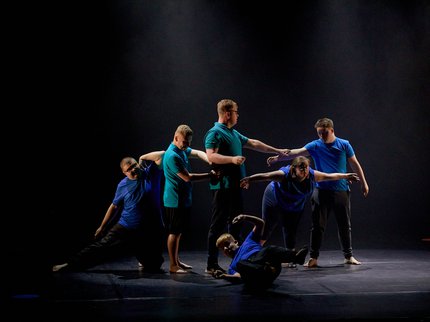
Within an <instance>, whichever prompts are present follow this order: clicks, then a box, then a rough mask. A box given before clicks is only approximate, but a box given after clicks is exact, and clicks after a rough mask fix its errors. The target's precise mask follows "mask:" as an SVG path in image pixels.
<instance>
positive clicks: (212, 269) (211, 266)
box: [205, 263, 227, 274]
mask: <svg viewBox="0 0 430 322" xmlns="http://www.w3.org/2000/svg"><path fill="white" fill-rule="evenodd" d="M215 271H221V272H223V273H224V274H225V273H227V271H226V270H225V269H224V268H222V267H221V266H219V265H218V263H216V264H208V267H206V270H205V272H206V273H208V274H213V273H214V272H215Z"/></svg>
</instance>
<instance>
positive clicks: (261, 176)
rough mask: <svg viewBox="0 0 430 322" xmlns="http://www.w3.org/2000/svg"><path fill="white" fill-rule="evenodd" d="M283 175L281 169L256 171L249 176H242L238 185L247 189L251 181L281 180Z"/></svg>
mask: <svg viewBox="0 0 430 322" xmlns="http://www.w3.org/2000/svg"><path fill="white" fill-rule="evenodd" d="M284 176H285V173H284V172H283V171H281V170H276V171H272V172H265V173H256V174H253V175H251V176H249V177H244V178H243V179H242V180H240V187H241V188H243V189H248V188H249V184H250V183H251V182H260V181H282V179H283V178H284Z"/></svg>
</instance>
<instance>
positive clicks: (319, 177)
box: [314, 170, 360, 182]
mask: <svg viewBox="0 0 430 322" xmlns="http://www.w3.org/2000/svg"><path fill="white" fill-rule="evenodd" d="M314 175H315V181H317V182H320V181H334V180H341V179H346V180H348V181H354V182H357V181H360V178H359V177H358V175H357V174H356V173H325V172H320V171H317V170H314Z"/></svg>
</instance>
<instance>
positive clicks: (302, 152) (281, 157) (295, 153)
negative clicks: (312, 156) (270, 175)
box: [267, 147, 309, 167]
mask: <svg viewBox="0 0 430 322" xmlns="http://www.w3.org/2000/svg"><path fill="white" fill-rule="evenodd" d="M286 150H288V149H286ZM288 151H289V152H288V153H287V154H285V153H280V154H278V155H274V156H271V157H268V158H267V165H268V166H269V167H270V166H271V165H272V164H274V163H275V162H280V161H287V160H292V159H294V158H295V157H300V156H302V157H307V156H309V152H308V150H306V149H305V147H303V148H299V149H292V150H288Z"/></svg>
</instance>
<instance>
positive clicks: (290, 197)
mask: <svg viewBox="0 0 430 322" xmlns="http://www.w3.org/2000/svg"><path fill="white" fill-rule="evenodd" d="M290 168H291V165H287V166H286V167H282V168H280V169H279V170H281V171H282V172H284V174H285V176H284V179H283V180H282V181H280V182H278V181H272V182H271V183H270V185H272V188H273V190H274V192H275V197H276V200H277V202H278V205H279V206H280V207H281V208H282V209H285V210H286V211H292V212H299V211H302V210H303V209H304V207H305V204H306V202H307V201H308V200H309V198H310V197H311V196H312V193H313V191H314V189H315V185H316V182H315V174H314V169H312V168H309V177H308V178H306V179H305V180H303V181H302V182H296V181H294V180H293V178H292V177H291V175H290V173H289V171H290Z"/></svg>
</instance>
